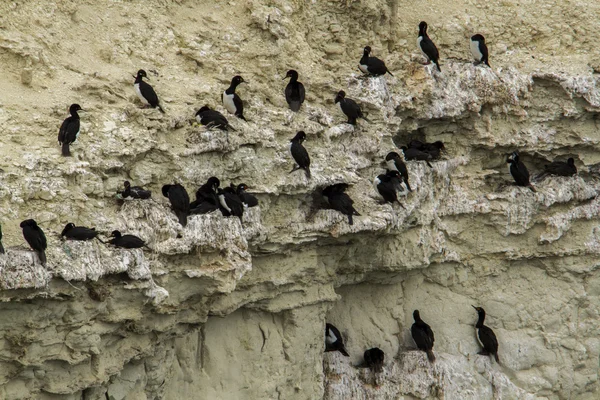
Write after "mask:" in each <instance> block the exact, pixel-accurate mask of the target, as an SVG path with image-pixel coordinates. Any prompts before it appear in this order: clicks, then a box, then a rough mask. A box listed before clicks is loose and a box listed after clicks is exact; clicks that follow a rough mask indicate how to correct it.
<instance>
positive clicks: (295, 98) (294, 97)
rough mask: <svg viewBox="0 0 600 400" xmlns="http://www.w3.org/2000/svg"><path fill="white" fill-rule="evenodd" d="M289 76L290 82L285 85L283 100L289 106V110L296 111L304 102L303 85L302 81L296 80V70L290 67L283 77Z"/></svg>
mask: <svg viewBox="0 0 600 400" xmlns="http://www.w3.org/2000/svg"><path fill="white" fill-rule="evenodd" d="M287 78H290V82H289V83H288V84H287V86H286V87H285V100H286V101H287V103H288V104H289V106H290V110H292V111H298V110H300V106H301V105H302V103H304V95H305V93H304V85H303V84H302V82H298V72H296V71H294V70H293V69H290V70H289V71H288V72H287V74H286V75H285V78H283V79H287Z"/></svg>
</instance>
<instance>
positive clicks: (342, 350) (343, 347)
mask: <svg viewBox="0 0 600 400" xmlns="http://www.w3.org/2000/svg"><path fill="white" fill-rule="evenodd" d="M340 353H342V354H343V355H345V356H346V357H350V354H348V352H347V351H346V347H345V346H342V347H341V348H340Z"/></svg>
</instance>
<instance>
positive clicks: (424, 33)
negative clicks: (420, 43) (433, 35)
mask: <svg viewBox="0 0 600 400" xmlns="http://www.w3.org/2000/svg"><path fill="white" fill-rule="evenodd" d="M419 36H422V37H423V38H426V37H429V36H427V27H426V26H423V27H419Z"/></svg>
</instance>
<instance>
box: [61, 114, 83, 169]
mask: <svg viewBox="0 0 600 400" xmlns="http://www.w3.org/2000/svg"><path fill="white" fill-rule="evenodd" d="M77 111H84V110H83V108H81V106H80V105H79V104H71V107H69V114H71V115H70V116H68V117H67V118H66V119H65V120H64V121H63V123H62V125H61V126H60V129H59V130H58V143H60V144H61V145H62V155H63V156H65V157H68V156H70V155H71V150H70V149H69V146H70V145H71V144H72V143H73V142H75V141H76V140H77V137H78V136H79V131H80V130H81V127H80V124H79V114H77Z"/></svg>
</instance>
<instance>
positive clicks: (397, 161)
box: [385, 151, 412, 192]
mask: <svg viewBox="0 0 600 400" xmlns="http://www.w3.org/2000/svg"><path fill="white" fill-rule="evenodd" d="M385 164H386V166H387V169H389V170H390V171H394V170H396V171H398V172H399V173H400V175H402V179H403V180H404V184H405V185H406V188H407V189H408V190H409V191H410V192H412V189H411V188H410V184H409V183H408V169H407V168H406V164H405V163H404V161H402V158H400V154H398V153H396V152H395V151H392V152H389V153H388V155H387V156H385Z"/></svg>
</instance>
